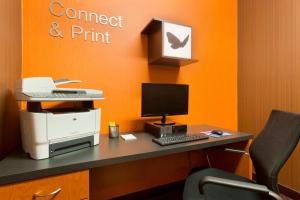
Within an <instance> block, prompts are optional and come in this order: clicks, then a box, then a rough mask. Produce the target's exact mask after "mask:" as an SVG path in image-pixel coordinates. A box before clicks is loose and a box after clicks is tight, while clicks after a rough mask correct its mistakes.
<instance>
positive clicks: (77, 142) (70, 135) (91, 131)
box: [16, 77, 103, 159]
mask: <svg viewBox="0 0 300 200" xmlns="http://www.w3.org/2000/svg"><path fill="white" fill-rule="evenodd" d="M78 82H80V81H74V80H67V79H63V80H57V81H54V80H53V79H52V78H50V77H31V78H23V79H21V80H19V81H18V83H17V87H16V98H17V100H18V101H24V102H26V109H21V111H20V118H21V132H22V146H23V149H24V151H25V152H26V153H29V155H30V157H31V158H33V159H45V158H49V157H53V156H56V155H60V154H63V153H67V152H71V151H75V150H79V149H82V148H86V147H91V146H94V145H97V144H99V132H100V123H101V109H100V108H95V107H94V101H95V100H102V99H103V92H102V91H101V90H92V89H75V88H57V87H56V86H58V85H62V84H67V83H78ZM45 102H58V103H60V104H61V103H63V104H68V106H67V107H64V106H61V105H60V106H54V107H53V106H50V108H43V106H44V104H47V103H45ZM70 105H71V107H70ZM21 107H25V105H22V106H21Z"/></svg>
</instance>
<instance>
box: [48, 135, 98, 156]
mask: <svg viewBox="0 0 300 200" xmlns="http://www.w3.org/2000/svg"><path fill="white" fill-rule="evenodd" d="M93 145H94V136H88V137H84V138H79V139H74V140H70V141H66V142H60V143H53V144H50V145H49V157H53V156H57V155H61V154H64V153H68V152H72V151H76V150H79V149H83V148H86V147H91V146H93Z"/></svg>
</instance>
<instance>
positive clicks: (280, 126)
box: [183, 110, 300, 200]
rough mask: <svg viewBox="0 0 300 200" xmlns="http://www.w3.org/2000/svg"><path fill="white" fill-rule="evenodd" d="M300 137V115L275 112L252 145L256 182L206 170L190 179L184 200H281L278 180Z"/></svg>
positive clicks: (211, 169) (185, 188) (198, 172)
mask: <svg viewBox="0 0 300 200" xmlns="http://www.w3.org/2000/svg"><path fill="white" fill-rule="evenodd" d="M299 138H300V115H298V114H294V113H289V112H283V111H278V110H273V111H272V113H271V115H270V117H269V120H268V122H267V124H266V125H265V127H264V129H263V130H262V131H261V133H260V134H259V135H258V136H257V137H256V138H255V139H254V141H253V143H252V145H251V146H250V156H251V159H252V161H253V165H254V168H255V173H256V179H257V180H256V183H254V182H253V181H251V180H248V179H246V178H244V177H240V176H238V175H235V174H233V173H229V172H225V171H222V170H219V169H214V168H207V169H203V170H200V171H197V172H194V173H192V174H191V175H189V176H188V178H187V180H186V182H185V186H184V193H183V199H184V200H194V199H195V200H196V199H197V200H199V199H205V200H254V199H255V200H266V199H278V200H279V199H282V198H281V197H280V196H279V195H278V194H279V190H278V186H277V178H278V173H279V171H280V169H281V168H282V166H283V165H284V163H285V162H286V161H287V159H288V158H289V157H290V155H291V154H292V152H293V150H294V149H295V148H296V146H297V144H298V141H299Z"/></svg>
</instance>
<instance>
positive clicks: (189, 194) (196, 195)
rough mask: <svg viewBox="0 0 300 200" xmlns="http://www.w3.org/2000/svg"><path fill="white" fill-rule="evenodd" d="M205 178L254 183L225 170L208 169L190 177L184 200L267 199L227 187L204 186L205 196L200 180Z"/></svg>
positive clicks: (185, 188) (253, 193)
mask: <svg viewBox="0 0 300 200" xmlns="http://www.w3.org/2000/svg"><path fill="white" fill-rule="evenodd" d="M203 176H214V177H219V178H226V179H231V180H237V181H243V182H252V181H251V180H249V179H246V178H244V177H241V176H238V175H236V174H233V173H229V172H225V171H223V170H219V169H214V168H207V169H203V170H200V171H197V172H194V173H192V174H191V175H190V176H188V178H187V180H186V182H185V186H184V192H183V199H184V200H196V199H197V200H201V199H205V200H263V199H266V197H265V198H264V197H262V196H261V195H260V194H257V193H255V192H251V191H246V190H240V189H235V188H230V187H226V186H220V185H213V184H206V185H205V186H204V194H205V196H204V195H201V194H200V192H199V187H198V186H199V180H200V179H201V178H202V177H203Z"/></svg>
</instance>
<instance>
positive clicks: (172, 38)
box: [167, 32, 190, 49]
mask: <svg viewBox="0 0 300 200" xmlns="http://www.w3.org/2000/svg"><path fill="white" fill-rule="evenodd" d="M167 37H168V42H169V43H170V44H171V48H172V49H178V48H183V47H184V46H185V45H186V44H187V42H188V41H189V37H190V35H188V36H186V38H185V39H184V40H183V41H182V42H181V41H180V39H178V38H177V37H176V36H175V35H174V34H173V33H171V32H167Z"/></svg>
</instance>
